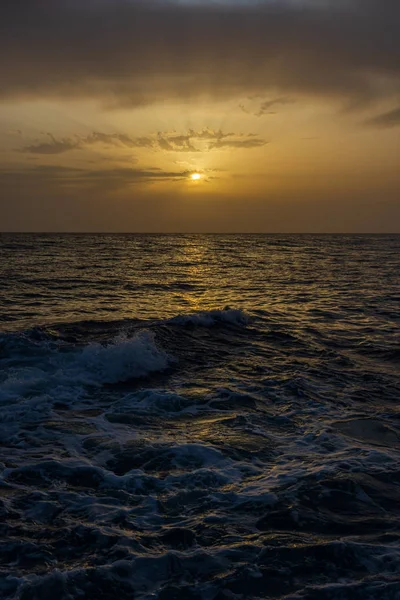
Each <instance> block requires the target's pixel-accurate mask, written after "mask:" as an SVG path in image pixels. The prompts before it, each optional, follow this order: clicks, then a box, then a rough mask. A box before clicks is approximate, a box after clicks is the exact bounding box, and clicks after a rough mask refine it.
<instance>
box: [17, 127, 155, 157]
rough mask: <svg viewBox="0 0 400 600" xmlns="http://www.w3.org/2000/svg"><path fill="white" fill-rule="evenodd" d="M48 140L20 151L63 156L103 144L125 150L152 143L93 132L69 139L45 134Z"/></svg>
mask: <svg viewBox="0 0 400 600" xmlns="http://www.w3.org/2000/svg"><path fill="white" fill-rule="evenodd" d="M46 136H47V137H48V138H49V139H48V141H45V142H37V143H35V144H31V145H29V146H24V147H23V148H22V149H21V150H20V151H21V152H26V153H29V154H63V153H64V152H70V151H71V150H82V149H83V148H85V147H87V146H91V145H93V144H105V145H107V146H125V147H127V148H151V147H153V141H152V140H151V139H150V138H146V137H139V138H136V139H132V138H130V137H129V136H128V135H125V134H120V133H113V134H108V133H99V132H97V131H94V132H93V133H91V134H90V135H88V136H86V137H81V136H78V135H76V136H73V137H69V138H62V139H59V140H58V139H57V138H55V137H54V135H53V134H51V133H47V134H46Z"/></svg>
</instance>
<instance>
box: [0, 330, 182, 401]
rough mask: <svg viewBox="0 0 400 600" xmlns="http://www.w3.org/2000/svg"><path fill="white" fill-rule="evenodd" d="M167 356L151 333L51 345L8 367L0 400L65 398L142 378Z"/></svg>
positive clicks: (0, 387)
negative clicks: (78, 345) (69, 345)
mask: <svg viewBox="0 0 400 600" xmlns="http://www.w3.org/2000/svg"><path fill="white" fill-rule="evenodd" d="M170 360H171V359H170V357H169V356H168V355H167V354H166V353H165V352H164V350H162V349H161V348H159V347H158V346H157V344H156V342H155V339H154V335H153V334H152V333H151V332H148V331H142V332H140V333H138V334H136V335H135V336H134V337H131V338H129V337H127V336H124V335H120V336H118V337H117V338H116V339H115V340H114V341H113V342H112V343H110V344H108V345H105V346H104V345H101V344H98V343H92V344H89V345H87V346H85V347H84V348H78V349H77V348H74V349H68V348H67V349H65V348H59V349H57V348H54V347H53V348H51V349H49V352H48V353H47V354H46V355H45V356H43V355H40V356H39V357H38V364H37V365H35V364H32V361H31V362H30V363H29V364H27V365H24V366H20V367H13V366H10V367H9V368H8V369H7V370H6V371H5V376H4V378H3V381H2V383H1V384H0V402H7V403H8V402H10V401H11V402H12V401H15V400H18V399H20V398H21V397H32V396H41V395H46V394H51V395H52V396H53V395H57V397H58V398H59V399H62V400H68V397H69V395H70V394H72V395H73V396H74V397H76V395H79V394H80V393H82V392H83V391H84V386H88V385H90V386H100V385H102V384H105V383H108V384H112V383H118V382H124V381H128V380H129V379H135V378H140V377H145V376H146V375H148V374H150V373H153V372H155V371H162V370H164V369H166V368H167V367H168V364H169V362H170Z"/></svg>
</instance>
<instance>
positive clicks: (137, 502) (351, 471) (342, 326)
mask: <svg viewBox="0 0 400 600" xmlns="http://www.w3.org/2000/svg"><path fill="white" fill-rule="evenodd" d="M399 324H400V236H395V235H387V236H367V235H365V236H363V235H359V236H350V235H347V236H341V235H337V236H329V235H321V236H318V235H226V236H224V235H221V236H219V235H165V236H164V235H30V234H2V235H0V516H1V518H0V531H1V535H0V598H1V599H2V600H3V599H5V600H75V599H77V600H158V599H159V600H242V599H257V598H258V599H265V598H274V599H286V600H289V599H290V600H295V599H296V600H301V599H307V600H353V599H356V600H399V599H400V404H399V400H400V328H399Z"/></svg>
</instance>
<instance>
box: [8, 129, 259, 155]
mask: <svg viewBox="0 0 400 600" xmlns="http://www.w3.org/2000/svg"><path fill="white" fill-rule="evenodd" d="M266 143H267V142H266V140H263V139H261V138H259V137H258V136H257V135H256V134H253V133H250V134H243V133H224V132H223V131H221V130H219V131H214V130H212V129H203V130H201V131H195V130H193V129H189V130H188V131H187V132H186V133H183V134H180V133H177V132H158V133H157V134H156V135H152V136H146V137H144V136H143V137H130V136H129V135H126V134H121V133H113V134H108V133H100V132H93V133H91V134H90V135H87V136H84V137H82V136H78V135H75V136H72V137H68V138H60V139H57V138H56V137H55V136H54V135H53V134H51V133H48V134H46V138H45V140H44V141H41V140H40V141H37V142H35V143H33V144H29V145H27V146H24V147H23V148H21V149H20V152H22V153H27V154H43V155H46V154H47V155H51V154H64V153H65V152H71V151H73V150H83V149H85V148H87V147H90V146H94V145H97V144H99V145H104V146H107V147H113V148H115V147H120V148H129V149H132V148H141V149H148V150H153V151H164V152H189V153H190V152H209V151H210V150H214V149H217V148H218V149H220V148H237V149H251V148H259V147H260V146H264V145H265V144H266Z"/></svg>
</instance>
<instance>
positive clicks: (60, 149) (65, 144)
mask: <svg viewBox="0 0 400 600" xmlns="http://www.w3.org/2000/svg"><path fill="white" fill-rule="evenodd" d="M47 136H48V137H49V141H46V142H38V143H36V144H31V145H29V146H24V148H22V149H21V152H26V153H29V154H63V153H64V152H69V151H70V150H76V149H77V148H79V140H74V139H73V138H64V139H61V140H57V139H56V138H55V137H54V136H53V135H52V134H51V133H48V134H47Z"/></svg>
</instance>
